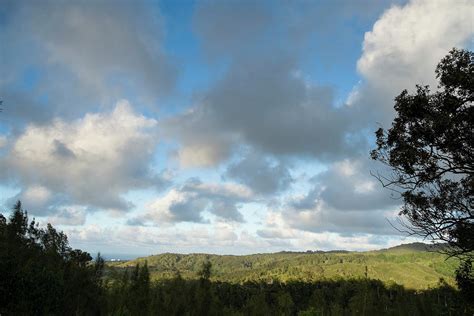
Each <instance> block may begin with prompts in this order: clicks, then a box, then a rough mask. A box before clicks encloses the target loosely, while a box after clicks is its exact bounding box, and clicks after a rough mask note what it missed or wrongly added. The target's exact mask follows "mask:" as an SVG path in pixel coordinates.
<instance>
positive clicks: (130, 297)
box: [0, 202, 474, 316]
mask: <svg viewBox="0 0 474 316" xmlns="http://www.w3.org/2000/svg"><path fill="white" fill-rule="evenodd" d="M397 252H398V253H401V258H406V256H407V254H406V253H407V252H406V249H404V248H403V247H402V248H396V249H395V250H392V254H390V253H385V254H384V255H385V256H386V257H387V256H388V257H390V256H395V255H394V253H397ZM289 254H291V253H280V254H276V257H278V256H280V257H281V256H283V257H285V256H287V255H289ZM300 255H302V254H300ZM307 255H308V256H309V257H308V258H311V256H315V255H320V256H324V258H326V259H325V260H334V258H336V257H337V256H341V255H345V256H346V259H347V258H351V259H350V260H357V258H358V260H363V257H357V255H354V254H353V255H351V256H352V257H347V256H348V254H347V253H344V252H343V253H336V254H332V253H327V254H324V253H315V254H307ZM335 255H336V256H335ZM174 256H175V258H177V257H176V255H174ZM262 256H263V255H260V256H257V257H255V258H254V260H253V261H252V260H249V259H248V258H247V259H245V258H244V259H243V260H246V262H247V266H248V267H249V266H250V265H258V262H259V261H261V262H263V264H264V265H265V264H266V263H264V262H265V260H262ZM375 256H377V254H376V255H375ZM408 256H409V255H408ZM434 256H436V255H434ZM264 257H265V256H263V258H264ZM201 258H204V260H201V261H197V262H196V264H195V265H194V266H193V267H194V268H196V267H197V266H199V269H197V271H196V273H195V277H183V275H182V274H181V271H180V270H179V269H177V268H175V269H174V270H173V271H172V274H170V275H169V277H166V278H156V277H155V278H152V277H151V276H150V275H153V273H152V274H151V273H150V271H151V270H152V271H153V270H156V268H150V267H149V266H148V261H147V260H145V259H140V260H138V261H133V262H131V263H129V264H128V265H127V264H124V265H123V266H122V267H113V266H107V265H106V263H105V261H104V259H103V258H102V257H101V256H100V255H98V256H97V257H96V258H95V260H92V257H91V256H90V254H88V253H86V252H83V251H81V250H78V249H72V248H71V247H70V246H69V243H68V240H67V236H66V235H65V234H64V233H62V232H58V231H57V230H56V229H55V228H54V227H53V226H52V225H49V224H48V225H47V227H46V228H40V227H39V225H38V224H37V223H35V221H34V220H31V221H30V220H29V219H28V214H27V212H26V211H24V210H23V209H22V206H21V203H20V202H18V203H17V204H16V205H15V207H14V209H13V212H12V213H11V215H10V217H9V218H8V219H7V218H5V217H3V216H0V271H2V277H1V278H0V314H1V315H300V316H301V315H472V313H473V312H474V306H473V304H472V302H473V300H472V293H470V292H459V291H458V290H457V289H456V287H455V286H453V285H451V284H449V283H448V282H447V281H446V280H445V279H443V278H440V279H439V280H438V282H437V284H436V286H432V287H428V288H425V289H410V288H406V287H404V286H403V285H400V284H397V283H395V282H383V281H381V280H377V279H373V278H371V277H370V274H369V273H368V272H367V273H364V274H363V275H362V276H356V275H353V276H345V277H344V278H343V277H339V278H302V277H299V276H298V275H297V274H295V275H293V276H292V277H290V278H286V281H284V280H285V277H284V276H285V273H284V272H281V274H282V275H281V278H258V277H253V276H252V274H249V277H248V278H247V279H246V280H245V281H244V280H233V281H232V280H227V281H221V280H219V279H218V278H216V277H215V276H214V275H213V273H215V272H217V273H222V271H223V270H225V269H224V268H223V267H221V268H219V267H218V265H219V264H218V261H217V260H216V258H212V257H210V256H208V257H206V256H205V255H204V256H201ZM393 258H395V257H392V259H393ZM433 258H434V257H433ZM152 259H153V258H151V259H150V262H151V263H153V260H152ZM209 259H210V260H209ZM298 260H301V259H298ZM311 260H313V261H314V260H315V258H312V259H311ZM339 260H341V259H340V258H339ZM342 260H344V259H342ZM425 260H426V258H425ZM178 261H180V260H178ZM184 261H185V260H183V262H184ZM267 261H268V258H267ZM270 261H271V260H270ZM153 264H156V262H154V263H153ZM364 264H366V262H364ZM214 265H215V266H216V268H214ZM314 266H315V270H317V269H318V268H317V264H315V265H314ZM175 267H176V266H175ZM447 269H448V270H446V271H445V272H443V273H446V274H447V277H448V278H449V273H450V272H449V266H448V267H447ZM219 271H221V272H219ZM275 271H280V270H275ZM407 272H408V271H407ZM183 273H184V274H186V271H185V270H183Z"/></svg>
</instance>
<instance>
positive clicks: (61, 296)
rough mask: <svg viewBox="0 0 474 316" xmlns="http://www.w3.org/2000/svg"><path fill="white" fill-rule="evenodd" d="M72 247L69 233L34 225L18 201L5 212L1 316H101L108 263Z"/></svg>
mask: <svg viewBox="0 0 474 316" xmlns="http://www.w3.org/2000/svg"><path fill="white" fill-rule="evenodd" d="M91 260H92V257H91V256H90V255H89V254H88V253H87V252H83V251H81V250H78V249H76V250H73V249H71V247H70V246H69V243H68V240H67V237H66V235H65V234H64V233H62V232H58V231H56V230H55V229H54V228H53V226H51V225H49V224H48V226H47V228H45V229H42V228H39V227H38V224H36V223H35V221H34V220H33V221H31V222H30V221H29V220H28V215H27V213H26V211H24V210H23V209H22V206H21V203H20V202H18V203H17V204H16V205H15V206H14V208H13V212H12V214H11V216H10V217H9V218H8V219H7V218H5V217H4V216H3V215H1V214H0V314H1V315H98V314H100V313H101V308H102V305H101V303H100V301H101V298H102V294H103V291H102V286H101V282H102V270H103V268H104V261H103V259H102V258H101V257H100V256H98V258H97V260H96V262H95V264H94V263H92V262H91Z"/></svg>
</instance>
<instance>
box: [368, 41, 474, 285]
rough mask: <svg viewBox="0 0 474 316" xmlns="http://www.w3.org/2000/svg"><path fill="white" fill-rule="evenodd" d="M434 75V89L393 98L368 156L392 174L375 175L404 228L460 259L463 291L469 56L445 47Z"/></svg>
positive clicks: (468, 236) (471, 121)
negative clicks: (398, 201)
mask: <svg viewBox="0 0 474 316" xmlns="http://www.w3.org/2000/svg"><path fill="white" fill-rule="evenodd" d="M436 77H437V78H438V79H439V87H438V88H439V90H438V91H436V92H431V91H430V88H429V87H428V86H417V87H416V92H415V93H414V94H410V93H408V91H407V90H404V91H403V92H402V93H401V94H400V95H399V96H397V97H396V98H395V110H396V112H397V117H396V118H395V119H394V121H393V123H392V126H391V128H390V129H389V130H388V131H386V130H384V129H383V128H380V129H378V130H377V131H376V137H377V148H376V149H375V150H373V151H372V153H371V156H372V158H373V159H375V160H379V161H381V162H383V163H384V164H386V165H388V166H390V167H391V169H392V174H391V175H389V176H384V175H380V174H378V175H377V177H378V179H379V180H380V181H381V182H382V184H383V185H384V186H385V187H388V188H390V189H392V190H394V191H397V192H399V193H400V194H401V197H402V198H403V202H404V204H403V206H402V209H401V211H400V215H402V216H403V218H405V219H407V220H408V222H403V221H402V224H404V227H405V228H407V230H406V231H408V232H409V233H410V234H413V235H418V236H422V237H424V238H430V239H433V240H437V241H444V242H447V243H448V245H449V246H450V247H449V248H447V252H448V253H449V254H450V255H452V256H457V257H459V258H461V260H463V261H464V262H463V263H462V269H461V268H460V269H459V270H458V277H457V281H458V285H459V287H460V288H461V289H463V288H466V286H464V285H466V284H468V283H469V282H468V281H469V280H471V281H472V278H473V275H472V271H471V260H472V259H473V258H474V211H473V206H474V108H473V102H474V53H473V52H471V51H467V50H458V49H452V50H451V51H450V53H449V54H448V55H447V56H446V57H444V58H443V59H442V60H441V62H440V63H439V64H438V66H437V68H436ZM466 271H468V272H469V273H467V274H466V273H465V272H466ZM461 272H463V273H461ZM463 278H464V280H465V281H463ZM471 290H472V289H471Z"/></svg>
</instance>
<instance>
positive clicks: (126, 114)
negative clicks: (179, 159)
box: [0, 100, 164, 211]
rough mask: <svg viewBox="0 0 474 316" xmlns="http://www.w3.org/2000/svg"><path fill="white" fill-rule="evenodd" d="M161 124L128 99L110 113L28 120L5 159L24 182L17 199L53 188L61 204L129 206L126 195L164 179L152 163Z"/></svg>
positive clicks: (10, 171)
mask: <svg viewBox="0 0 474 316" xmlns="http://www.w3.org/2000/svg"><path fill="white" fill-rule="evenodd" d="M156 125H157V122H156V121H155V120H152V119H148V118H146V117H144V116H141V115H137V114H135V113H134V112H133V110H132V107H131V105H130V104H129V103H128V102H127V101H124V100H123V101H120V102H118V103H117V104H116V107H115V109H114V110H113V111H112V112H110V113H100V114H99V113H97V114H87V115H86V116H85V117H83V118H81V119H78V120H75V121H72V122H67V121H64V120H61V119H56V120H54V122H53V123H52V124H51V125H47V126H38V125H29V126H28V127H27V128H26V129H25V131H24V132H23V133H22V134H20V135H19V136H18V137H17V138H16V139H15V140H14V141H13V146H12V148H11V150H10V151H9V152H8V153H7V154H6V156H5V157H4V158H3V159H2V160H1V161H0V163H1V165H2V168H5V170H7V172H8V175H9V176H10V180H13V181H17V182H19V183H21V185H22V186H23V188H24V189H23V192H22V193H20V195H19V197H18V198H21V199H24V198H26V199H27V200H32V199H33V198H34V199H35V200H42V201H43V202H46V200H47V199H50V198H51V195H52V193H50V192H54V195H55V197H56V198H57V197H58V196H61V200H62V201H61V203H62V205H70V204H79V205H89V206H92V207H98V208H106V209H117V210H125V209H128V208H129V207H130V206H131V203H130V202H129V201H126V200H124V199H123V198H122V197H121V195H122V194H124V193H126V192H128V191H129V190H131V189H140V188H147V187H156V188H158V187H160V186H161V185H162V184H163V182H164V180H163V179H161V178H160V176H158V175H156V174H155V173H154V172H153V171H152V169H151V168H150V162H151V159H152V157H153V154H154V149H155V147H156V145H157V139H156V137H155V134H154V131H155V128H156ZM25 206H26V207H28V205H27V204H26V205H25ZM32 211H34V210H32Z"/></svg>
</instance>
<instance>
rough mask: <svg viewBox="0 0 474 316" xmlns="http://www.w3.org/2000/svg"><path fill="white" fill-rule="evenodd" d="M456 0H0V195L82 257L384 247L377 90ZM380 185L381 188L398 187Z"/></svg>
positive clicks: (388, 89) (416, 70) (464, 11)
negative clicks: (373, 152)
mask: <svg viewBox="0 0 474 316" xmlns="http://www.w3.org/2000/svg"><path fill="white" fill-rule="evenodd" d="M472 14H473V5H472V4H471V3H470V2H469V1H464V0H455V1H444V0H437V1H428V0H412V1H370V0H361V1H345V0H338V1H292V2H284V1H279V2H277V1H107V0H106V1H79V0H77V1H54V0H53V1H46V0H45V1H41V2H38V1H2V5H1V6H0V42H1V43H8V44H7V45H2V46H1V47H0V68H1V69H2V79H1V80H0V96H1V98H2V100H3V101H4V104H3V108H4V111H3V112H2V113H1V115H0V203H1V204H2V209H3V210H4V213H8V212H9V209H10V208H11V205H12V204H13V203H14V202H15V201H16V200H18V199H20V200H21V201H22V202H23V205H24V207H25V208H26V209H27V210H28V212H29V214H30V216H32V217H35V218H37V219H38V220H39V221H40V222H41V223H43V224H44V223H47V222H51V223H53V224H54V225H55V226H57V227H58V228H59V229H61V230H64V231H65V232H66V234H67V235H68V236H69V239H70V242H71V244H72V245H73V246H74V247H79V248H82V249H85V250H88V251H90V252H98V251H101V252H102V253H106V254H107V253H109V254H128V255H147V254H152V253H160V252H210V253H231V254H242V253H255V252H271V251H280V250H307V249H313V250H314V249H325V250H326V249H349V250H366V249H376V248H382V247H388V246H392V245H395V244H399V243H402V242H408V241H410V240H412V239H410V238H407V237H406V236H403V235H400V233H399V232H397V231H396V230H395V229H393V227H392V226H391V225H390V224H389V222H388V221H393V220H394V219H395V218H396V216H397V213H398V208H399V206H400V205H399V201H398V200H396V199H394V196H391V195H390V192H388V191H386V190H383V189H382V188H380V187H379V185H378V183H377V182H376V181H375V180H374V179H373V178H372V177H371V176H370V171H374V170H375V171H379V172H385V171H386V170H385V169H384V167H383V166H381V165H378V164H377V163H375V162H373V161H371V160H370V159H369V151H370V149H371V148H372V147H373V146H374V144H373V131H374V130H375V129H376V128H377V127H378V126H379V124H381V125H383V126H389V124H390V122H391V121H392V120H393V117H394V113H393V98H394V97H395V96H396V95H397V94H399V93H400V92H401V91H402V90H403V89H413V88H414V87H415V84H417V83H421V84H429V85H431V86H432V87H436V80H435V77H434V69H435V67H436V64H437V63H438V61H439V60H440V59H441V58H442V57H443V56H445V55H446V54H447V53H448V51H449V50H450V49H451V48H452V47H461V48H463V47H472V39H473V25H472ZM395 198H396V197H395Z"/></svg>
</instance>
